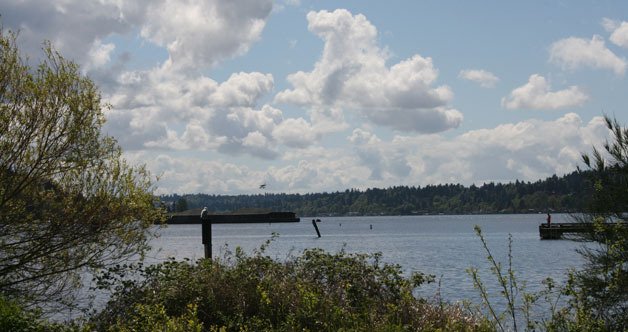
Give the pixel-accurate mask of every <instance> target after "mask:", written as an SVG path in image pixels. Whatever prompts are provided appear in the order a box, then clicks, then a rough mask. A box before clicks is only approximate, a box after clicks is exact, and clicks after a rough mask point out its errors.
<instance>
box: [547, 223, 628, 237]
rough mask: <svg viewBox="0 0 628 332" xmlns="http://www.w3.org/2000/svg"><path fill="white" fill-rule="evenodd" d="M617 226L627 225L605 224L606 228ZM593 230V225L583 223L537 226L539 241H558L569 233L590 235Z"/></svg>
mask: <svg viewBox="0 0 628 332" xmlns="http://www.w3.org/2000/svg"><path fill="white" fill-rule="evenodd" d="M617 224H621V225H624V226H625V225H627V224H626V223H622V222H619V223H607V224H606V225H608V226H611V225H612V226H614V225H617ZM593 230H594V224H593V223H588V222H583V223H575V222H572V223H551V224H550V225H547V224H546V223H543V224H540V225H539V235H540V236H541V240H558V239H560V238H562V237H563V234H570V233H592V232H593Z"/></svg>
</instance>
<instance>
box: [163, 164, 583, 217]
mask: <svg viewBox="0 0 628 332" xmlns="http://www.w3.org/2000/svg"><path fill="white" fill-rule="evenodd" d="M588 178H589V177H588V176H587V173H586V172H578V171H576V172H573V173H570V174H567V175H565V176H562V177H557V176H556V175H554V176H552V177H549V178H547V179H545V180H539V181H537V182H534V183H531V182H521V181H516V182H511V183H505V184H502V183H486V184H483V185H481V186H475V185H471V186H470V187H465V186H462V185H460V184H443V185H428V186H425V187H419V186H417V187H415V186H398V187H391V188H386V189H378V188H373V189H367V190H356V189H347V190H345V191H343V192H332V193H311V194H271V193H265V194H258V195H235V196H228V195H211V194H192V195H182V196H181V195H176V194H174V195H165V196H162V197H161V199H162V201H163V202H164V203H165V204H166V206H167V207H168V208H169V209H170V210H171V211H180V210H185V209H193V208H202V207H205V206H206V207H207V208H208V209H209V210H210V211H214V212H228V211H237V210H242V209H270V210H274V211H294V212H296V213H297V214H298V215H300V216H323V215H411V214H438V213H444V214H471V213H536V212H546V211H551V212H578V211H582V208H583V204H584V202H586V201H587V200H588V198H589V197H590V195H591V188H592V186H591V183H590V181H589V180H588Z"/></svg>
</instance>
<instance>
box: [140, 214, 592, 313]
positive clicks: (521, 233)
mask: <svg viewBox="0 0 628 332" xmlns="http://www.w3.org/2000/svg"><path fill="white" fill-rule="evenodd" d="M552 217H553V218H552V221H553V222H569V221H570V220H569V216H568V215H553V216H552ZM321 220H322V222H320V223H318V227H319V229H320V232H321V235H322V237H321V238H318V237H317V236H316V232H315V230H314V227H313V226H312V223H311V218H302V220H301V222H300V223H284V224H281V223H277V224H242V225H234V224H217V225H213V227H212V231H213V246H212V248H213V255H214V256H221V255H223V254H224V253H225V250H226V248H228V249H229V250H232V251H233V250H235V248H236V247H237V246H240V247H241V248H242V249H244V250H245V251H246V252H249V253H250V252H252V251H253V250H255V249H256V248H259V246H260V245H261V244H263V243H264V242H265V241H266V240H268V239H269V238H271V234H273V233H277V234H279V236H278V237H277V238H276V239H275V240H274V241H273V242H272V244H271V245H270V246H269V247H268V249H267V251H266V253H267V254H268V255H269V256H271V257H273V258H276V259H279V260H283V259H285V258H286V257H289V256H290V255H298V254H299V253H301V252H302V251H303V249H306V248H322V249H325V250H327V251H330V252H337V251H339V250H341V249H343V248H344V249H345V250H346V251H347V252H360V253H375V252H381V253H382V258H383V260H384V261H385V262H389V263H397V264H400V265H401V266H402V268H403V270H404V272H405V273H410V272H412V271H420V272H423V273H426V274H433V275H435V276H436V277H437V278H439V279H440V283H441V288H440V293H441V297H442V298H443V299H444V300H446V301H449V302H456V301H461V300H465V299H468V300H472V301H474V302H476V303H480V302H479V297H478V293H477V291H476V290H475V289H474V287H473V282H472V280H471V277H470V276H469V275H468V274H467V272H466V269H468V268H470V267H477V268H478V269H479V270H480V275H481V276H482V278H483V281H484V282H485V283H486V284H487V285H488V286H489V287H491V288H492V289H493V290H494V291H495V292H496V293H497V292H498V291H499V289H498V288H497V284H496V281H495V278H494V277H492V276H491V274H490V266H489V263H488V261H487V260H486V256H487V254H486V252H485V251H484V249H483V248H482V243H481V241H480V239H479V238H478V237H477V235H476V234H475V232H474V230H473V227H474V225H479V226H480V227H481V228H482V232H483V234H484V237H485V239H486V241H487V242H488V245H489V247H490V249H491V250H492V252H493V255H494V256H495V257H496V258H497V259H498V260H499V261H501V262H502V265H503V266H504V267H507V262H508V236H509V234H511V235H512V239H513V244H512V255H513V258H514V259H513V266H514V270H515V272H516V275H517V277H518V278H519V281H520V282H521V281H524V280H525V281H526V283H527V290H528V291H538V290H540V289H541V288H542V286H541V281H542V280H543V279H545V278H546V277H552V278H554V279H555V280H557V281H564V280H565V279H566V272H567V270H568V269H570V268H579V267H580V266H581V265H582V264H583V260H582V258H581V257H580V255H579V254H577V253H576V251H575V250H576V249H577V248H579V247H581V246H582V243H578V242H574V241H569V240H540V238H539V234H538V225H539V223H542V222H544V221H545V215H542V214H528V215H464V216H449V215H439V216H401V217H326V218H321ZM160 233H161V236H160V237H159V238H157V239H155V240H153V242H152V246H153V248H154V250H153V252H152V253H151V254H150V255H149V257H150V258H149V260H150V261H153V262H155V261H161V260H164V259H167V258H168V257H175V258H178V259H182V258H186V257H187V258H191V259H198V258H202V257H203V253H204V251H203V245H202V243H201V226H200V225H170V226H168V227H167V228H164V229H161V230H160ZM437 290H438V287H437V285H436V284H432V285H428V286H426V287H421V288H420V289H419V290H418V293H419V294H418V295H420V296H424V297H428V298H430V297H434V295H435V294H436V292H437ZM495 303H498V304H499V303H502V304H503V303H504V302H503V301H502V300H501V299H499V298H498V297H496V299H495Z"/></svg>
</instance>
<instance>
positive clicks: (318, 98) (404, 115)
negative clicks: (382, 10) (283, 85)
mask: <svg viewBox="0 0 628 332" xmlns="http://www.w3.org/2000/svg"><path fill="white" fill-rule="evenodd" d="M307 19H308V28H309V30H310V31H311V32H313V33H315V34H316V35H318V36H319V37H320V38H322V39H323V40H324V42H325V45H324V48H323V53H322V55H321V57H320V59H319V60H318V61H317V62H316V64H315V66H314V69H313V70H312V71H311V72H303V71H299V72H296V73H294V74H291V75H289V76H288V81H289V82H290V83H291V84H292V86H293V87H294V88H293V89H287V90H284V91H281V92H279V93H278V94H277V95H276V97H275V101H276V102H279V103H292V104H296V105H300V106H305V107H310V108H312V109H316V110H321V109H327V108H330V109H335V110H342V109H347V110H352V111H355V112H358V113H359V114H361V115H363V116H364V117H366V118H367V119H368V120H370V121H371V122H373V123H375V124H379V125H384V126H389V127H391V128H394V129H398V130H404V131H417V132H437V131H443V130H447V129H450V128H455V127H457V126H458V125H459V124H460V123H461V121H462V114H461V113H460V112H459V111H457V110H455V109H453V108H451V107H450V106H448V104H449V102H450V101H451V100H452V98H453V93H452V92H451V89H450V88H449V87H448V86H444V85H443V86H436V87H434V86H433V84H434V83H435V82H436V79H437V78H438V70H437V69H436V68H434V65H433V62H432V59H431V58H424V57H422V56H420V55H414V56H412V57H411V58H409V59H406V60H403V61H401V62H399V63H397V64H395V65H393V66H391V67H390V68H388V67H387V66H386V60H387V59H388V53H387V51H386V50H385V49H381V48H380V47H379V46H377V29H376V28H375V27H374V26H373V25H372V24H371V23H370V22H369V21H368V20H367V19H366V17H364V16H363V15H352V14H351V13H350V12H348V11H347V10H343V9H338V10H336V11H334V12H328V11H320V12H310V13H308V15H307ZM319 116H321V115H320V114H319ZM313 121H314V120H313Z"/></svg>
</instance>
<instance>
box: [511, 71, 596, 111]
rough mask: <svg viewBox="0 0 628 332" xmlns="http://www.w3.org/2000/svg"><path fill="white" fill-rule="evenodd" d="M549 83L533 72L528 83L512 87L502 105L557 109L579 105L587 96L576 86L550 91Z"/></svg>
mask: <svg viewBox="0 0 628 332" xmlns="http://www.w3.org/2000/svg"><path fill="white" fill-rule="evenodd" d="M550 88H551V87H550V85H549V83H548V82H547V81H546V80H545V78H544V77H543V76H541V75H538V74H534V75H531V76H530V78H529V79H528V83H526V84H524V85H523V86H520V87H518V88H516V89H514V90H513V91H512V92H511V93H510V95H509V96H508V97H504V98H502V106H503V107H505V108H508V109H518V108H525V109H537V110H539V109H550V110H554V109H559V108H568V107H576V106H581V105H582V104H583V103H584V102H586V101H587V100H588V99H589V97H588V96H587V95H586V94H585V93H584V92H583V91H582V90H581V89H580V88H578V87H577V86H570V87H569V88H567V89H564V90H559V91H550Z"/></svg>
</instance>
